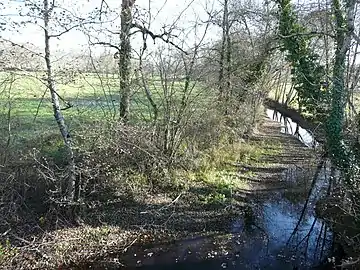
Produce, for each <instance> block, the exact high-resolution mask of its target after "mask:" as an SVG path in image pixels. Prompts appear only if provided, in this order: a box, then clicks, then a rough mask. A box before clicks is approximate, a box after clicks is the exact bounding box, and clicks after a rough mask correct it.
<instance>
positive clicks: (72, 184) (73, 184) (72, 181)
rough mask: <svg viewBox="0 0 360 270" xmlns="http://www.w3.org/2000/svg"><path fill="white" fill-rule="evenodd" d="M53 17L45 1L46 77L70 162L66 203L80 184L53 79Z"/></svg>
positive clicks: (76, 192) (76, 195) (71, 200)
mask: <svg viewBox="0 0 360 270" xmlns="http://www.w3.org/2000/svg"><path fill="white" fill-rule="evenodd" d="M50 15H51V8H50V7H49V0H44V35H45V62H46V75H47V87H48V88H49V91H50V95H51V103H52V106H53V112H54V117H55V120H56V122H57V124H58V127H59V130H60V133H61V136H62V138H63V140H64V143H65V146H66V148H67V161H68V170H69V173H68V178H67V181H66V184H65V186H66V189H65V191H64V192H63V193H64V197H65V200H66V201H69V202H73V201H76V200H77V199H78V197H79V194H78V193H79V190H80V187H79V185H80V183H79V182H77V180H76V176H75V162H74V151H73V148H72V143H71V136H70V133H69V130H68V128H67V126H66V123H65V119H64V116H63V114H62V112H61V108H60V102H59V96H58V93H57V91H56V83H55V81H54V77H53V70H52V65H51V51H50V38H51V36H50V34H49V21H50Z"/></svg>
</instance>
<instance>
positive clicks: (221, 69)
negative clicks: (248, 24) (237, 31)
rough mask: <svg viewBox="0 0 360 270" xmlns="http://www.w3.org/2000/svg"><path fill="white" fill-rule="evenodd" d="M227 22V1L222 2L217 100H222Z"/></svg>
mask: <svg viewBox="0 0 360 270" xmlns="http://www.w3.org/2000/svg"><path fill="white" fill-rule="evenodd" d="M227 21H228V0H224V12H223V21H222V40H221V48H220V60H219V65H220V67H219V81H218V84H219V98H220V99H222V98H223V96H224V77H225V76H224V74H225V64H224V62H225V52H226V42H227V39H226V37H227V35H226V30H227V27H226V24H227Z"/></svg>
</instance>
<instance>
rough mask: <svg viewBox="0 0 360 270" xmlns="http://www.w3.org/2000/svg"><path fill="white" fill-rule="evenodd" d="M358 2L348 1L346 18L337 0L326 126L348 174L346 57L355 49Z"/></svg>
mask: <svg viewBox="0 0 360 270" xmlns="http://www.w3.org/2000/svg"><path fill="white" fill-rule="evenodd" d="M355 3H356V1H355V0H346V2H345V5H344V6H345V8H346V16H345V15H343V12H342V10H341V5H340V3H339V0H333V8H334V15H335V19H336V51H335V62H334V67H333V87H332V89H331V90H332V91H331V112H330V115H329V117H328V121H327V125H326V133H327V147H328V152H329V154H330V157H331V159H332V161H333V162H334V163H335V165H336V166H338V167H340V168H342V169H344V170H345V172H347V170H348V169H349V166H350V160H349V159H350V157H349V153H348V151H347V150H346V148H345V146H344V143H343V130H342V128H343V122H344V108H345V105H346V97H347V93H346V88H345V83H344V76H345V64H346V63H345V62H346V54H347V52H348V51H349V49H350V46H351V39H352V34H353V31H354V17H355V13H354V11H355Z"/></svg>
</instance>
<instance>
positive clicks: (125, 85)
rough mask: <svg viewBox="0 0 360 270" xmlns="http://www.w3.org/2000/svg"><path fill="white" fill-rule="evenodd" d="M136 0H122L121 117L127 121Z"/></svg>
mask: <svg viewBox="0 0 360 270" xmlns="http://www.w3.org/2000/svg"><path fill="white" fill-rule="evenodd" d="M134 2H135V1H134V0H122V5H121V32H120V55H119V73H120V96H121V97H120V118H121V119H122V120H123V121H124V122H127V121H128V119H129V112H130V94H131V93H130V90H131V89H130V75H131V74H130V69H131V43H130V30H131V27H132V14H131V8H132V6H133V4H134Z"/></svg>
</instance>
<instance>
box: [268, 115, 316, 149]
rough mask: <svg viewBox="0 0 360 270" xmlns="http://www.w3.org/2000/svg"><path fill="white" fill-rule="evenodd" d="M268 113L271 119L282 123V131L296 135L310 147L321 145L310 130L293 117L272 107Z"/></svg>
mask: <svg viewBox="0 0 360 270" xmlns="http://www.w3.org/2000/svg"><path fill="white" fill-rule="evenodd" d="M266 114H267V116H268V117H269V118H270V119H273V120H275V121H277V122H280V123H281V132H282V133H286V134H291V135H294V136H296V137H297V138H298V139H299V140H300V141H301V142H302V143H303V144H305V145H306V146H309V147H317V146H318V145H319V144H318V143H317V142H316V141H315V139H314V137H313V136H312V135H311V133H310V132H309V131H308V130H306V129H303V128H302V127H300V126H299V125H298V124H297V123H295V122H293V121H292V120H291V118H288V117H284V116H283V115H282V114H281V113H279V112H277V111H274V110H272V109H267V110H266Z"/></svg>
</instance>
